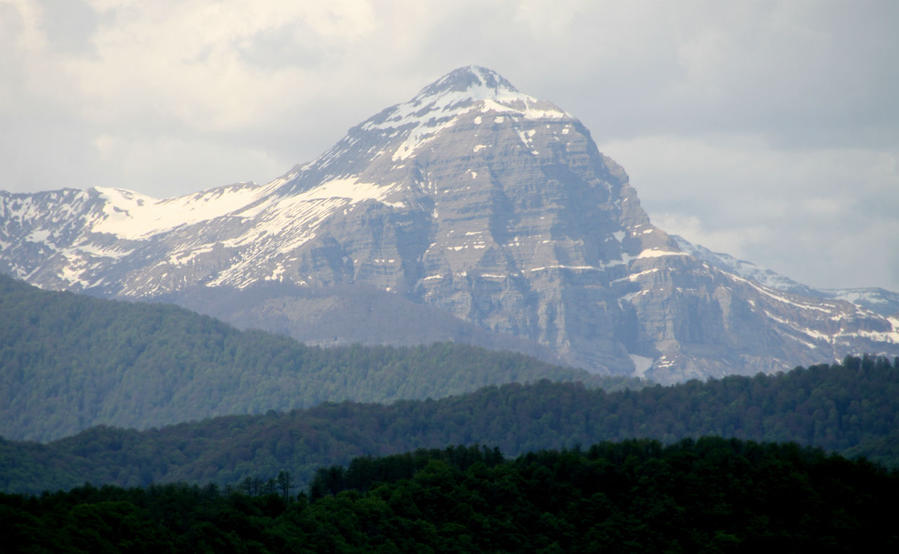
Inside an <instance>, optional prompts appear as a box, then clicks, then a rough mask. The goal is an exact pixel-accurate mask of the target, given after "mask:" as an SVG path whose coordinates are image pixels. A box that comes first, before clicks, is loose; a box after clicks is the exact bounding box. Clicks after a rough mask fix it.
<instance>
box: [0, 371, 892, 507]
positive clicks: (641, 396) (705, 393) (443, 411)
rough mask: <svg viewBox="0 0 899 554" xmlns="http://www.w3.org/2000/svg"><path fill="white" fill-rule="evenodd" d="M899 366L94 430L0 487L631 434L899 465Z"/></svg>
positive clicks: (262, 473)
mask: <svg viewBox="0 0 899 554" xmlns="http://www.w3.org/2000/svg"><path fill="white" fill-rule="evenodd" d="M897 429H899V360H897V361H896V362H893V363H891V362H889V361H887V360H884V359H879V360H875V359H870V358H867V359H864V360H860V359H857V358H856V359H847V363H846V364H845V365H834V366H832V367H831V366H819V367H813V368H809V369H807V370H806V369H798V370H795V371H791V372H789V373H786V374H781V375H777V376H757V377H754V378H748V377H728V378H725V379H722V380H713V381H710V382H707V383H700V382H698V381H691V382H689V383H685V384H681V385H675V386H670V387H661V386H656V387H650V388H645V389H642V390H639V391H623V392H613V393H607V392H604V391H602V390H590V389H587V388H585V387H583V386H582V385H578V384H571V383H549V382H545V381H544V382H541V383H538V384H534V385H529V386H522V385H508V386H502V387H488V388H486V389H483V390H480V391H478V392H475V393H470V394H466V395H460V396H454V397H450V398H445V399H440V400H436V401H432V400H428V401H424V402H422V401H402V402H397V403H395V404H392V405H390V406H382V405H371V404H350V403H341V404H327V405H321V406H318V407H315V408H312V409H308V410H301V411H294V412H290V413H285V414H275V413H269V414H267V415H264V416H239V417H238V416H235V417H224V418H216V419H211V420H206V421H202V422H198V423H189V424H180V425H175V426H171V427H166V428H163V429H154V430H148V431H143V432H138V431H126V430H120V429H110V428H93V429H90V430H87V431H85V432H83V433H81V434H79V435H76V436H73V437H69V438H65V439H62V440H59V441H55V442H53V443H50V444H47V445H41V444H35V443H21V442H10V441H0V464H2V465H0V489H4V490H13V491H39V490H42V489H44V488H59V487H71V486H75V485H79V484H82V483H84V482H85V481H90V482H92V483H95V484H100V483H117V484H120V485H145V484H148V483H150V482H172V481H182V480H187V481H191V482H198V483H207V482H210V481H214V482H217V483H220V484H228V483H231V484H236V483H238V482H240V481H241V480H243V479H244V478H246V477H262V478H265V479H268V478H269V477H274V476H275V475H276V474H277V473H278V472H279V471H281V470H284V469H287V470H289V471H290V472H291V473H292V474H293V475H294V477H295V478H296V480H297V484H298V485H299V486H305V484H306V483H308V480H309V479H310V478H311V477H312V474H313V473H314V471H315V469H316V468H317V467H320V466H321V465H329V464H335V463H341V464H342V463H346V462H348V461H349V460H350V459H351V458H353V457H354V456H360V455H384V454H390V453H396V452H404V451H408V450H412V449H415V448H443V447H445V446H446V445H455V444H476V443H479V444H483V445H489V446H490V447H494V446H496V447H499V448H500V449H501V450H502V452H503V453H504V454H506V455H516V454H518V453H521V452H525V451H530V450H535V449H541V448H559V447H563V446H568V447H570V446H573V445H575V444H581V445H587V444H592V443H595V442H598V441H603V440H622V439H627V438H634V437H648V438H656V439H659V440H663V441H666V442H670V441H674V440H678V439H680V438H685V437H697V436H701V435H718V436H723V437H737V438H743V439H751V440H756V441H761V440H765V441H796V442H798V443H800V444H805V445H814V446H818V447H822V448H825V449H828V450H832V451H837V452H846V453H852V454H853V455H870V456H872V458H874V459H877V460H879V461H882V462H884V463H887V464H890V465H892V466H895V467H899V433H897Z"/></svg>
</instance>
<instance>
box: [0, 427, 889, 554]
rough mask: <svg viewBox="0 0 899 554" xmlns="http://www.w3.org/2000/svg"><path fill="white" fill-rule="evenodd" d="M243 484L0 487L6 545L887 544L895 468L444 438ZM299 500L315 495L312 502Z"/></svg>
mask: <svg viewBox="0 0 899 554" xmlns="http://www.w3.org/2000/svg"><path fill="white" fill-rule="evenodd" d="M310 493H311V494H306V493H300V494H299V495H297V494H296V490H295V489H292V488H291V486H290V483H289V480H287V479H282V480H281V481H280V482H279V484H278V487H273V488H271V489H270V490H268V491H265V492H264V493H262V494H258V493H254V494H253V495H252V496H250V495H248V494H245V493H243V492H236V491H233V490H232V491H226V492H224V493H223V492H222V491H221V490H220V489H218V488H216V487H214V486H209V487H205V488H199V487H196V486H194V487H189V486H184V485H169V486H155V487H151V488H149V489H127V490H126V489H121V488H117V487H103V488H100V489H97V488H94V487H90V486H86V487H79V488H77V489H75V490H72V491H70V492H58V493H53V494H46V495H42V496H40V497H34V498H25V497H21V496H11V495H2V494H0V534H2V536H3V540H4V548H5V549H6V551H8V552H26V551H27V552H38V551H49V552H125V551H141V552H203V551H215V552H248V551H249V552H600V551H603V552H604V551H611V552H758V551H761V550H764V549H771V548H773V549H774V550H776V551H784V552H868V551H873V552H894V551H896V549H897V547H899V531H897V528H896V525H895V521H894V519H895V518H894V514H895V500H896V497H897V495H899V474H897V473H896V472H889V473H888V472H887V471H885V470H884V469H882V468H880V467H877V466H874V465H872V464H869V463H865V462H858V461H849V460H846V459H845V458H842V457H839V456H828V455H826V454H824V453H823V452H821V451H819V450H811V449H806V448H800V447H798V446H796V445H795V444H756V443H752V442H742V441H738V440H725V439H720V438H703V439H699V440H697V441H693V440H686V441H683V442H679V443H676V444H673V445H670V446H662V445H661V444H660V443H658V442H654V441H647V440H631V441H625V442H622V443H618V444H611V443H602V444H598V445H595V446H593V447H590V448H589V449H576V450H566V451H562V452H557V451H539V452H534V453H529V454H526V455H523V456H521V457H519V458H517V459H515V460H506V459H504V458H503V456H502V455H501V454H499V453H498V452H497V451H495V450H492V449H479V448H451V449H447V450H442V451H419V452H415V453H410V454H405V455H400V456H392V457H389V458H384V459H359V460H355V461H354V462H353V463H351V464H350V466H349V469H347V470H344V469H343V468H341V467H332V468H328V469H323V470H322V471H321V472H319V476H318V478H317V479H316V480H315V481H314V482H313V485H312V490H311V491H310ZM310 500H311V501H310Z"/></svg>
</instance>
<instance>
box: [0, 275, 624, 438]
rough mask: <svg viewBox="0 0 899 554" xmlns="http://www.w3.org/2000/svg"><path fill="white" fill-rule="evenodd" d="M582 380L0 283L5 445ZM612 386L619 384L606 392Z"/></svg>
mask: <svg viewBox="0 0 899 554" xmlns="http://www.w3.org/2000/svg"><path fill="white" fill-rule="evenodd" d="M539 378H550V379H579V380H585V381H588V382H590V383H593V384H596V385H599V384H602V383H603V380H602V379H601V378H598V377H596V376H591V375H589V374H587V373H586V372H584V371H581V370H575V369H567V368H562V367H559V366H552V365H549V364H546V363H543V362H539V361H537V360H535V359H533V358H528V357H525V356H523V355H520V354H513V353H501V352H491V351H486V350H482V349H479V348H474V347H470V346H465V345H455V344H449V343H442V344H435V345H432V346H419V347H414V348H389V347H358V346H357V347H343V348H337V349H321V348H315V347H307V346H303V345H302V344H299V343H297V342H295V341H294V340H292V339H289V338H287V337H282V336H276V335H269V334H266V333H262V332H258V331H254V332H241V331H238V330H236V329H234V328H233V327H230V326H228V325H226V324H224V323H221V322H219V321H216V320H214V319H211V318H209V317H205V316H200V315H197V314H193V313H190V312H188V311H186V310H184V309H181V308H177V307H175V306H167V305H156V304H147V303H127V302H114V301H109V300H100V299H94V298H89V297H86V296H80V295H75V294H71V293H59V292H49V291H42V290H38V289H36V288H34V287H31V286H29V285H26V284H24V283H21V282H17V281H14V280H12V279H10V278H9V277H5V276H0V435H2V436H5V437H7V438H29V439H39V440H49V439H54V438H59V437H61V436H65V435H68V434H72V433H76V432H78V431H80V430H82V429H85V428H87V427H90V426H93V425H98V424H108V425H116V426H122V427H135V428H140V429H143V428H148V427H154V426H160V425H165V424H171V423H176V422H179V421H187V420H196V419H203V418H208V417H211V416H216V415H227V414H247V413H262V412H265V411H267V410H273V409H274V410H286V409H291V408H300V407H307V406H312V405H314V404H317V403H319V402H322V401H325V400H346V399H350V400H360V401H370V402H389V401H392V400H397V399H401V398H426V397H434V398H436V397H441V396H447V395H450V394H457V393H461V392H466V391H472V390H475V389H477V388H479V387H482V386H484V385H488V384H494V383H505V382H512V381H526V380H535V379H539ZM605 384H612V382H611V381H608V380H607V381H605Z"/></svg>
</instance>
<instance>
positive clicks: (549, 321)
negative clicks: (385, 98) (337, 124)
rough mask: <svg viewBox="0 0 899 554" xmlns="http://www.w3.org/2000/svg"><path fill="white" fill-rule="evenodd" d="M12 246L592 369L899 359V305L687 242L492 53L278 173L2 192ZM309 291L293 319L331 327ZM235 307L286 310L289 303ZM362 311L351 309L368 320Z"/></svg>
mask: <svg viewBox="0 0 899 554" xmlns="http://www.w3.org/2000/svg"><path fill="white" fill-rule="evenodd" d="M0 242H2V244H3V245H4V248H3V251H2V253H0V264H2V266H0V267H2V268H4V269H5V270H6V271H8V272H11V273H13V274H14V275H17V276H20V277H22V278H24V279H27V280H28V281H29V282H31V283H35V284H38V285H40V286H43V287H47V288H66V289H73V290H91V291H94V292H97V293H102V294H109V295H121V296H126V297H130V298H154V297H159V296H161V295H166V297H168V298H173V299H175V300H176V301H179V299H181V300H180V301H184V302H189V301H190V300H189V296H188V295H189V294H190V292H189V291H190V290H192V289H195V288H196V287H207V288H213V289H217V288H223V287H224V288H227V289H229V290H246V289H248V288H250V287H253V286H258V285H259V284H264V283H267V282H282V283H287V284H290V285H294V286H299V287H306V288H308V289H309V290H310V291H311V292H310V294H311V295H312V296H315V295H321V294H324V293H318V292H316V291H317V290H318V289H325V290H327V291H331V292H330V293H329V294H331V295H332V296H333V295H334V294H335V293H334V292H333V291H336V290H343V291H348V290H349V289H346V288H342V287H353V288H355V289H356V290H354V291H352V292H348V293H346V295H345V296H343V295H342V294H338V295H337V296H335V298H337V300H335V301H334V307H333V311H334V312H335V314H336V312H339V311H340V310H343V309H345V306H348V305H352V301H351V300H349V299H351V298H352V297H353V296H354V295H355V294H359V293H360V292H359V291H370V290H372V289H375V290H379V291H382V292H384V293H388V294H392V295H396V296H397V297H398V298H400V299H401V302H399V303H402V302H405V301H408V302H414V303H419V304H422V305H427V306H429V307H432V308H436V309H438V310H440V311H441V312H443V314H445V316H450V317H453V318H456V319H459V320H462V321H465V322H468V323H470V324H472V325H474V326H475V327H476V328H478V329H483V330H485V331H487V332H490V333H493V334H496V335H500V336H514V337H517V338H518V339H519V340H521V341H526V342H528V343H530V344H532V345H539V347H540V348H543V349H548V350H549V351H551V352H552V353H553V354H554V355H555V356H557V357H558V358H559V359H561V360H563V361H564V362H566V363H569V364H572V365H575V366H578V367H583V368H586V369H588V370H590V371H594V372H600V373H611V374H630V375H633V374H637V375H646V376H648V377H650V378H652V379H654V380H658V381H661V382H674V381H680V380H684V379H688V378H691V377H708V376H721V375H725V374H730V373H744V374H754V373H755V372H757V371H764V372H772V371H778V370H783V369H788V368H790V367H793V366H794V365H797V364H812V363H820V362H828V361H832V360H833V359H839V358H842V357H843V356H844V355H846V354H851V353H860V352H872V353H873V352H876V353H886V354H890V355H895V354H899V317H885V316H884V315H881V314H879V313H876V312H874V311H872V310H869V309H867V308H865V307H862V306H859V305H856V304H852V303H850V302H845V301H842V300H839V299H837V297H830V298H828V297H826V295H825V297H822V296H821V295H817V294H815V293H814V291H810V290H808V289H807V288H804V287H802V286H801V285H798V284H797V287H796V289H795V290H788V291H787V292H784V291H781V290H778V289H777V288H773V287H772V286H770V285H771V283H769V282H766V281H765V280H764V279H763V280H762V281H761V282H756V281H755V280H753V279H755V278H757V277H751V278H747V277H745V276H743V274H741V272H740V271H738V270H737V269H735V268H733V267H728V266H727V264H720V263H712V262H711V261H710V259H709V258H708V257H703V256H702V255H699V254H697V252H696V251H685V250H684V248H683V247H682V246H680V245H679V244H678V242H677V241H676V240H674V239H673V238H672V237H669V236H668V235H667V234H666V233H665V232H664V231H663V230H661V229H659V228H657V227H655V226H653V225H652V223H651V222H650V220H649V218H648V216H647V215H646V213H645V212H644V211H643V209H642V208H641V207H640V203H639V200H638V198H637V193H636V190H635V189H634V188H633V187H632V186H631V184H630V182H629V180H628V177H627V174H626V173H625V172H624V170H623V169H622V168H621V167H619V166H618V165H617V164H615V162H613V161H612V160H611V159H609V158H608V157H606V156H604V155H602V154H601V153H600V152H599V151H598V150H597V148H596V144H595V143H594V141H593V140H592V138H591V136H590V133H589V131H588V130H587V129H586V128H585V127H584V126H583V125H582V124H581V123H580V122H579V121H578V120H577V119H575V118H574V117H572V116H571V115H570V114H568V113H566V112H565V111H564V110H562V109H560V108H558V107H557V106H555V105H553V104H552V103H550V102H547V101H543V100H538V99H536V98H534V97H532V96H529V95H527V94H525V93H523V92H521V91H518V90H517V89H515V87H513V86H512V85H511V84H510V83H509V82H508V81H507V80H505V79H504V78H502V77H501V76H499V75H498V74H496V73H494V72H492V71H490V70H487V69H484V68H480V67H474V66H471V67H464V68H460V69H457V70H455V71H453V72H451V73H449V74H447V75H445V76H444V77H442V78H440V79H438V80H437V81H435V82H434V83H432V84H430V85H428V86H427V87H425V88H424V89H422V90H421V92H420V93H419V94H418V95H416V96H415V97H413V98H412V99H411V100H409V101H408V102H405V103H402V104H398V105H395V106H392V107H390V108H387V109H385V110H383V111H381V112H380V113H378V114H376V115H374V116H373V117H371V118H369V119H368V120H366V121H364V122H362V123H361V124H359V125H357V126H356V127H353V128H352V129H350V130H349V131H348V132H347V134H346V136H345V137H344V138H343V139H341V140H340V141H339V142H338V143H337V144H336V145H334V147H333V148H331V149H330V150H329V151H328V152H326V153H325V154H323V155H322V156H321V157H320V158H318V159H317V160H314V161H312V162H310V163H307V164H305V165H302V166H297V167H295V168H293V169H292V170H290V171H289V172H288V173H286V174H285V175H283V176H282V177H280V178H278V179H276V180H274V181H272V182H271V183H268V184H266V185H253V184H239V185H232V186H228V187H222V188H219V189H212V190H209V191H204V192H200V193H196V194H192V195H187V196H183V197H179V198H171V199H165V200H156V199H152V198H149V197H145V196H142V195H139V194H137V193H133V192H129V191H124V190H119V189H90V190H87V191H72V190H65V191H57V192H50V193H40V194H35V195H15V194H8V193H2V194H0ZM760 275H761V274H760ZM225 294H230V292H226V293H225ZM297 297H298V298H301V300H299V301H298V303H299V306H298V307H297V308H296V309H285V310H282V311H281V312H279V313H278V317H277V318H276V320H277V323H275V324H276V325H278V326H279V328H287V329H289V330H290V331H291V332H292V333H294V336H295V337H298V338H301V339H307V338H310V339H313V340H316V341H317V342H326V341H327V337H325V338H324V339H323V338H322V337H321V336H316V330H315V329H314V328H312V327H311V326H310V325H309V324H308V322H306V321H305V316H304V312H305V308H306V307H308V306H310V303H309V301H308V298H309V296H308V295H306V296H304V295H297ZM341 298H342V299H341ZM278 301H279V302H282V303H283V304H285V305H286V304H290V303H291V302H292V301H291V298H290V297H289V296H288V297H283V298H281V299H279V300H278ZM341 304H342V305H343V306H344V307H341ZM312 308H313V309H315V307H314V305H313V306H312ZM217 309H218V312H217V313H218V314H219V315H221V316H222V317H226V318H228V319H229V320H234V321H244V322H253V323H252V324H254V325H255V324H263V325H265V324H266V322H267V321H268V318H267V317H266V315H265V314H266V313H267V312H270V311H271V310H272V304H271V303H269V304H267V305H261V306H259V307H258V308H256V309H255V312H254V313H249V312H248V311H246V310H243V311H233V310H229V309H228V308H227V307H224V306H219V307H218V308H217ZM385 309H386V308H385ZM419 313H423V312H419ZM432 313H434V312H432ZM346 314H347V315H345V316H340V315H335V316H334V317H333V318H332V319H331V321H334V322H336V321H340V320H343V321H352V322H356V321H358V318H357V317H356V316H357V315H358V314H357V313H354V312H352V311H349V312H346ZM350 314H352V315H350ZM435 317H436V316H435ZM232 318H233V319H232ZM425 319H427V320H428V323H427V324H425V325H422V326H421V328H422V332H421V334H420V336H414V335H412V336H410V335H409V334H408V333H406V332H405V331H403V332H400V331H397V332H395V333H392V334H391V333H390V332H389V328H386V329H382V330H380V331H381V332H379V333H377V334H376V335H375V337H376V340H378V341H383V342H385V343H408V342H415V341H424V340H427V338H428V337H431V336H433V333H434V330H435V329H441V327H442V326H443V325H444V323H442V322H440V321H439V319H440V318H439V317H437V318H436V320H433V321H432V320H431V319H430V318H425ZM362 321H363V324H361V325H353V324H349V325H335V326H334V329H335V332H334V335H335V336H337V337H338V339H337V341H338V342H340V341H356V340H363V341H367V340H369V338H372V333H371V332H370V329H371V328H372V327H373V326H375V325H377V324H378V318H377V317H373V318H371V319H370V320H367V319H363V320H362ZM445 321H449V320H445ZM329 334H330V331H329ZM462 335H464V333H462ZM452 338H454V339H455V340H466V339H465V338H464V336H463V337H460V336H458V334H456V335H454V336H453V337H452ZM332 343H333V341H332ZM533 349H534V347H531V350H533Z"/></svg>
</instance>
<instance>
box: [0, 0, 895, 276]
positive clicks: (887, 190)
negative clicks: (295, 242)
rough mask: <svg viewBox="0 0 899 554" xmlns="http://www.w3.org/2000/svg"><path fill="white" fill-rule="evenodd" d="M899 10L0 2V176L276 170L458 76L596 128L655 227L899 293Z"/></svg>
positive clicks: (192, 178)
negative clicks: (470, 68)
mask: <svg viewBox="0 0 899 554" xmlns="http://www.w3.org/2000/svg"><path fill="white" fill-rule="evenodd" d="M897 24H899V3H896V2H892V1H884V2H865V1H853V2H848V1H846V2H826V1H807V2H803V1H798V0H797V1H789V2H745V3H736V2H714V1H711V2H693V1H690V2H687V1H685V2H664V3H663V2H600V1H585V2H578V1H568V0H552V1H523V2H473V1H472V2H468V1H457V2H425V1H421V0H419V1H415V2H386V1H385V2H381V1H364V0H342V1H339V0H335V1H331V2H294V1H281V2H277V1H262V0H256V1H253V2H248V1H236V0H222V1H217V2H212V1H190V0H181V1H177V2H175V1H172V2H165V1H158V2H140V1H131V0H89V1H79V0H0V128H2V129H3V131H2V133H0V163H2V164H3V168H4V171H3V173H2V178H0V189H4V190H11V191H21V192H25V191H29V192H30V191H37V190H46V189H53V188H61V187H66V186H74V187H87V186H93V185H100V186H120V187H124V188H130V189H134V190H138V191H141V192H143V193H147V194H152V195H155V196H172V195H177V194H182V193H188V192H193V191H196V190H199V189H203V188H209V187H212V186H218V185H222V184H227V183H231V182H235V181H244V180H254V181H257V182H262V181H267V180H268V179H271V178H273V177H275V176H277V175H279V174H280V173H282V172H284V171H286V170H287V169H288V168H289V167H290V166H292V165H293V164H295V163H301V162H305V161H308V160H311V159H313V158H315V157H316V156H317V155H318V154H320V153H321V152H322V151H324V150H325V149H327V148H328V147H329V146H330V145H331V144H333V143H334V142H335V141H336V140H338V139H339V138H340V137H341V136H342V134H343V133H344V131H345V130H346V129H347V128H349V127H350V126H352V125H354V124H356V123H358V122H360V121H362V120H363V119H365V118H366V117H368V116H370V115H372V114H373V113H375V112H377V111H378V110H380V109H382V108H384V107H386V106H387V105H390V104H394V103H397V102H401V101H405V100H407V99H408V98H410V97H412V96H413V95H414V94H415V93H416V92H417V91H418V90H419V89H420V88H421V87H423V86H424V85H426V84H427V83H429V82H431V81H432V80H434V79H435V78H437V77H439V76H440V75H442V74H444V73H446V72H448V71H450V70H451V69H453V68H455V67H458V66H461V65H466V64H470V63H475V64H479V65H484V66H487V67H490V68H492V69H494V70H496V71H498V72H499V73H501V74H502V75H504V76H505V77H506V78H508V79H509V80H510V81H511V82H512V83H513V84H515V85H516V86H517V87H518V88H519V89H521V90H523V91H525V92H527V93H529V94H532V95H534V96H537V97H540V98H545V99H549V100H551V101H553V102H554V103H556V104H557V105H559V106H561V107H562V108H563V109H565V110H566V111H568V112H570V113H572V114H574V115H575V116H576V117H578V118H580V119H581V120H582V121H583V122H584V123H585V124H586V125H587V127H588V128H589V129H591V131H592V133H593V136H594V139H595V140H596V141H597V143H598V144H599V147H600V150H602V151H603V152H605V153H606V154H608V155H610V156H612V157H613V158H614V159H616V160H617V161H618V162H619V163H621V164H622V165H623V166H624V167H625V169H626V170H627V171H628V173H629V174H630V175H631V180H632V183H633V184H634V185H635V186H636V188H637V190H638V193H639V194H640V197H641V199H642V201H643V203H644V206H645V207H646V208H647V211H648V212H649V214H650V216H651V217H652V218H653V220H654V221H655V222H656V223H657V224H659V225H660V226H661V227H662V228H664V229H666V230H669V231H672V232H679V233H681V234H683V235H685V236H686V237H687V238H688V239H690V240H693V241H695V242H699V243H701V244H704V245H706V246H708V247H710V248H713V249H717V250H723V251H726V252H729V253H731V254H734V255H737V256H741V257H745V258H747V259H750V260H752V261H754V262H756V263H759V264H761V265H765V266H768V267H771V268H773V269H775V270H777V271H780V272H782V273H785V274H786V275H788V276H790V277H792V278H794V279H797V280H800V281H803V282H806V283H808V284H810V285H813V286H818V287H838V286H840V287H846V286H883V287H887V288H892V289H894V290H899V216H897V213H899V163H897V158H899V154H897V152H899V103H897V102H896V101H895V99H896V98H899V71H896V69H895V60H896V58H897V55H899V34H897V33H895V31H894V30H895V28H896V25H897Z"/></svg>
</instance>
